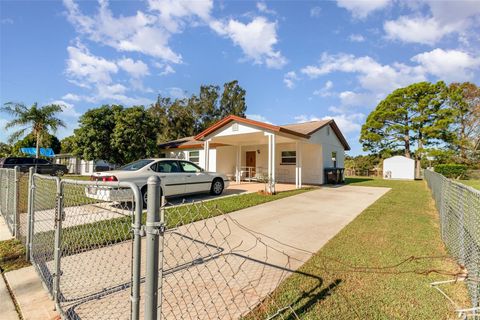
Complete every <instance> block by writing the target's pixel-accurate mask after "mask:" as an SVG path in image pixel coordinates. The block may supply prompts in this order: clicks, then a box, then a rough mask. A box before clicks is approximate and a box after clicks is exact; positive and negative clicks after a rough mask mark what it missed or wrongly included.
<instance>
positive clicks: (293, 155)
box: [281, 151, 297, 164]
mask: <svg viewBox="0 0 480 320" xmlns="http://www.w3.org/2000/svg"><path fill="white" fill-rule="evenodd" d="M296 163H297V152H296V151H282V162H281V164H296Z"/></svg>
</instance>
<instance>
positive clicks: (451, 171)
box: [435, 164, 467, 179]
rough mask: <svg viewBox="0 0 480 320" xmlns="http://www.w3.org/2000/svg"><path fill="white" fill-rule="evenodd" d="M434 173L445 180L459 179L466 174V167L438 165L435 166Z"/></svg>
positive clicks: (460, 165)
mask: <svg viewBox="0 0 480 320" xmlns="http://www.w3.org/2000/svg"><path fill="white" fill-rule="evenodd" d="M435 172H438V173H440V174H442V175H444V176H445V177H447V178H452V179H461V178H464V177H465V176H466V174H467V166H466V165H463V164H439V165H436V166H435Z"/></svg>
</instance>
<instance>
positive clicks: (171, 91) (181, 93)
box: [167, 87, 187, 99]
mask: <svg viewBox="0 0 480 320" xmlns="http://www.w3.org/2000/svg"><path fill="white" fill-rule="evenodd" d="M167 94H168V95H169V96H170V97H172V98H174V99H183V98H186V97H187V92H186V91H185V90H183V89H182V88H178V87H171V88H167Z"/></svg>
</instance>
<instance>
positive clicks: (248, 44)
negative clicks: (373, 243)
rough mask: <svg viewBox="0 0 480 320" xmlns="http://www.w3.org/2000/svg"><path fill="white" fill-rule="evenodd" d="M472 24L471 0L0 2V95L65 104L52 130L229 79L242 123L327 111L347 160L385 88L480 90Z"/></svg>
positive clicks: (479, 21) (477, 6)
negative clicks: (439, 85) (419, 85)
mask: <svg viewBox="0 0 480 320" xmlns="http://www.w3.org/2000/svg"><path fill="white" fill-rule="evenodd" d="M479 31H480V1H450V2H449V1H416V0H412V1H408V2H406V1H398V0H397V1H395V0H374V1H347V0H337V1H272V2H270V1H267V2H263V1H258V2H255V1H175V0H166V1H163V0H145V1H108V0H100V1H77V0H64V1H9V0H1V1H0V103H1V104H4V103H6V102H10V101H13V102H21V103H24V104H25V105H31V104H33V103H34V102H38V103H39V104H40V105H46V104H50V103H57V104H61V105H63V106H64V110H63V113H62V114H61V115H60V117H61V118H62V119H63V120H64V121H65V122H66V124H67V128H62V129H60V130H59V131H58V132H57V134H56V135H57V136H58V137H59V138H63V137H65V136H68V135H71V134H72V132H73V130H74V129H75V128H76V127H77V122H78V118H79V116H80V115H81V114H82V113H84V112H85V111H87V110H89V109H91V108H95V107H99V106H101V105H103V104H122V105H124V106H132V105H145V106H148V105H150V104H151V103H153V101H155V100H156V97H157V96H158V95H162V96H170V97H172V98H181V97H184V96H189V95H191V94H195V93H198V90H199V87H200V85H202V84H216V85H223V83H225V82H228V81H231V80H238V81H239V83H240V85H241V86H242V87H243V88H245V89H246V92H247V96H246V101H247V107H248V109H247V117H248V118H251V119H255V120H260V121H266V122H270V123H274V124H278V125H281V124H287V123H295V122H304V121H311V120H318V119H328V118H333V119H335V121H336V122H337V124H338V125H339V127H340V129H341V130H342V132H343V133H344V135H345V136H346V138H347V140H348V142H349V144H350V145H351V147H352V150H351V151H350V152H349V154H351V155H357V154H360V153H362V147H361V145H360V144H359V142H358V140H359V135H360V129H361V126H362V124H363V123H364V122H365V119H366V117H367V116H368V114H369V113H370V112H371V111H372V110H373V109H374V108H375V106H376V105H377V104H378V102H379V101H381V100H382V99H383V98H385V97H386V96H387V95H388V94H389V93H390V92H392V91H393V90H395V89H396V88H400V87H404V86H406V85H409V84H411V83H415V82H419V81H432V82H433V81H438V80H444V81H445V82H447V83H450V82H458V81H471V82H474V83H476V84H477V85H478V84H480V32H479ZM8 120H9V117H8V115H6V114H0V141H6V140H7V139H8V135H9V132H8V131H6V130H5V129H4V127H5V124H6V123H7V121H8Z"/></svg>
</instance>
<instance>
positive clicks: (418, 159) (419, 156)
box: [415, 132, 423, 179]
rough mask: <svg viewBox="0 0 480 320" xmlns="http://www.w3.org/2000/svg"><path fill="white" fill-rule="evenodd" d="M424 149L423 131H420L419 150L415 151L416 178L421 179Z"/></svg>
mask: <svg viewBox="0 0 480 320" xmlns="http://www.w3.org/2000/svg"><path fill="white" fill-rule="evenodd" d="M422 149H423V143H422V133H421V132H420V133H419V134H418V150H417V152H416V153H415V159H416V160H415V179H420V173H421V170H422V161H421V159H422V154H421V152H422Z"/></svg>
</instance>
